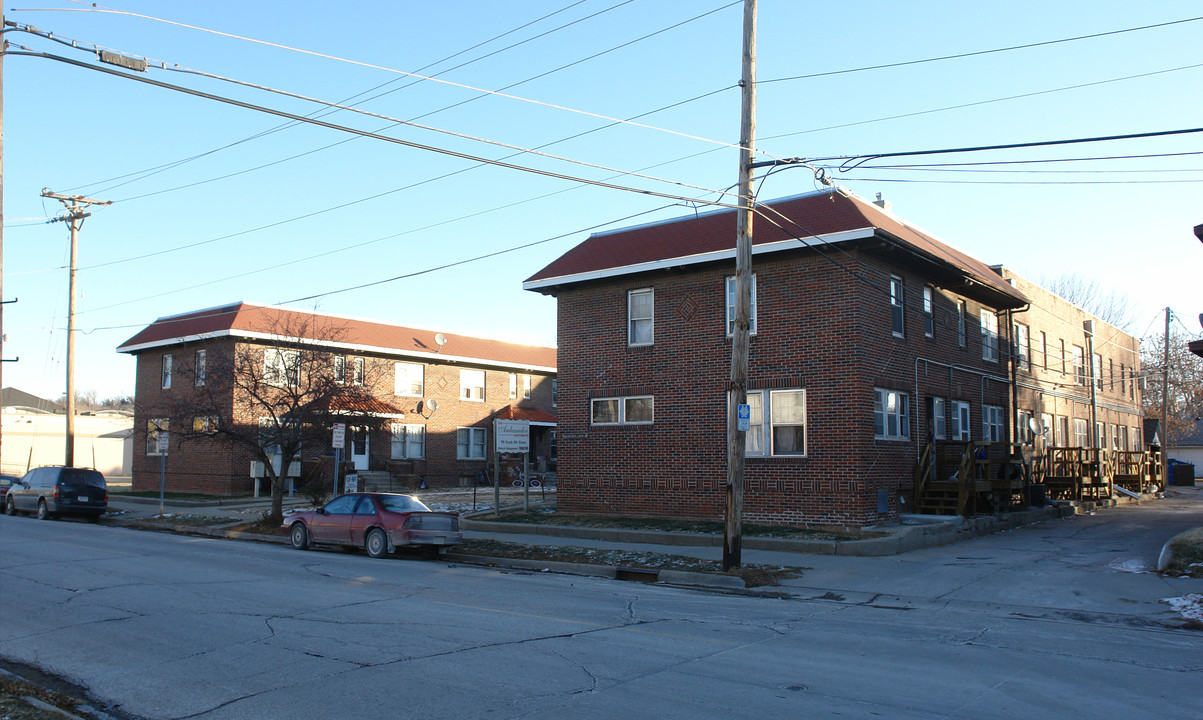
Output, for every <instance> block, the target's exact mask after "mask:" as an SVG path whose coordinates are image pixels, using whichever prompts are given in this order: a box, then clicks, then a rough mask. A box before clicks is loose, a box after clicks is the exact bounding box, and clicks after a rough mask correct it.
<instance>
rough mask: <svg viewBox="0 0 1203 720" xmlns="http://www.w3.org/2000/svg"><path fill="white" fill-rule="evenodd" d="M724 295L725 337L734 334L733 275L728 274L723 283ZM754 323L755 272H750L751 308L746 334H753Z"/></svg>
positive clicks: (754, 331) (754, 332)
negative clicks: (725, 313)
mask: <svg viewBox="0 0 1203 720" xmlns="http://www.w3.org/2000/svg"><path fill="white" fill-rule="evenodd" d="M723 288H724V290H723V293H724V296H725V297H726V312H727V337H734V336H735V276H734V275H728V276H727V278H726V280H725V281H724V283H723ZM756 330H757V325H756V273H752V308H751V312H750V313H749V321H748V334H749V335H755V334H756Z"/></svg>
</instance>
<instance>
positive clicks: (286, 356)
mask: <svg viewBox="0 0 1203 720" xmlns="http://www.w3.org/2000/svg"><path fill="white" fill-rule="evenodd" d="M300 361H301V353H300V352H299V351H297V350H283V349H280V348H267V349H265V350H264V351H263V382H265V383H267V384H268V385H271V386H273V387H296V386H297V385H299V384H300V382H301V377H300V375H301V367H300Z"/></svg>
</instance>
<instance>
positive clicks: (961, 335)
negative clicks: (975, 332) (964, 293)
mask: <svg viewBox="0 0 1203 720" xmlns="http://www.w3.org/2000/svg"><path fill="white" fill-rule="evenodd" d="M957 345H959V346H960V347H965V301H964V300H958V301H957Z"/></svg>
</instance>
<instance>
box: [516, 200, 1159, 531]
mask: <svg viewBox="0 0 1203 720" xmlns="http://www.w3.org/2000/svg"><path fill="white" fill-rule="evenodd" d="M754 223H755V224H754V227H755V232H754V241H753V246H752V253H753V287H752V294H753V309H752V337H751V346H750V357H749V390H748V402H749V404H750V405H751V409H752V419H751V429H750V431H749V432H748V433H747V435H746V449H747V462H746V468H745V495H744V513H745V515H744V517H745V519H746V520H747V521H750V522H770V523H783V524H798V525H843V526H864V525H869V524H873V523H876V522H880V521H883V520H888V519H890V518H893V517H896V515H897V513H898V512H900V511H902V512H906V511H909V510H911V509H912V508H913V507H914V498H913V497H912V489H913V486H914V480H913V478H914V476H915V467H916V463H917V460H918V458H919V455H920V453H921V451H922V447H923V446H924V444H926V443H928V442H930V441H931V440H933V439H941V438H945V439H961V440H966V441H967V440H970V439H974V440H976V439H979V438H985V439H988V440H994V441H998V442H1006V441H1008V440H1011V439H1016V434H1015V418H1016V412H1017V410H1019V409H1023V410H1025V411H1026V412H1029V413H1032V414H1036V413H1039V414H1040V416H1043V415H1045V414H1051V415H1053V416H1054V418H1056V417H1058V416H1064V417H1075V418H1077V417H1079V414H1080V413H1081V412H1082V407H1081V406H1080V404H1076V405H1075V404H1071V403H1070V402H1069V401H1068V400H1066V401H1065V402H1064V403H1063V404H1061V405H1058V404H1057V401H1058V399H1060V398H1061V395H1058V394H1057V393H1056V392H1055V391H1052V390H1051V389H1048V388H1044V386H1043V385H1041V383H1043V382H1046V379H1045V378H1043V377H1034V378H1032V381H1031V382H1029V383H1028V384H1029V385H1038V386H1039V388H1038V389H1036V390H1035V391H1034V392H1035V395H1032V394H1030V393H1029V392H1028V390H1029V389H1030V388H1024V394H1023V396H1022V398H1017V395H1016V393H1017V379H1018V378H1017V376H1016V375H1015V373H1014V372H1013V371H1012V370H1013V368H1012V365H1013V363H1012V359H1013V353H1012V352H1011V351H1010V348H1011V347H1012V346H1013V343H1014V341H1015V338H1014V334H1015V333H1016V332H1017V328H1020V327H1021V326H1023V327H1024V329H1025V330H1026V331H1027V332H1028V341H1027V342H1029V343H1030V338H1031V332H1032V328H1033V327H1034V324H1035V323H1034V321H1033V320H1031V318H1032V317H1033V315H1036V314H1039V313H1038V311H1036V310H1034V307H1035V305H1034V304H1033V300H1032V297H1031V296H1030V295H1029V294H1028V291H1027V289H1026V288H1027V287H1028V284H1026V283H1020V284H1022V285H1023V288H1020V287H1016V283H1014V282H1012V278H1011V277H1008V274H1007V273H1006V272H1005V271H1001V269H997V270H996V269H994V268H991V267H989V266H987V265H986V264H985V263H983V262H981V261H979V260H977V259H975V258H973V257H970V256H969V255H967V254H965V253H963V252H961V251H959V250H956V249H955V248H953V247H951V246H950V245H948V244H946V243H943V242H941V241H939V240H937V239H935V238H934V237H932V236H931V235H929V234H927V233H925V232H923V231H921V230H919V229H917V228H915V227H914V226H912V225H910V224H908V223H907V222H905V221H904V220H902V219H901V218H899V217H897V216H895V215H894V214H892V213H890V212H888V211H887V210H886V209H885V208H883V207H881V206H879V205H877V204H874V203H871V202H868V201H866V200H864V199H862V198H859V197H857V196H856V195H854V194H852V193H849V192H847V191H845V190H842V189H826V190H822V191H819V192H814V193H809V194H806V195H801V196H797V197H792V198H787V199H784V200H779V201H774V202H769V203H766V204H764V205H762V206H761V209H760V211H759V212H758V213H757V215H756V217H755V219H754ZM735 234H736V233H735V213H734V212H733V211H718V212H709V213H702V214H698V215H694V216H690V217H687V218H683V219H680V220H672V221H667V222H660V223H653V224H650V225H644V226H639V227H634V228H628V229H623V230H618V231H614V232H608V233H599V234H596V235H593V236H591V237H590V238H588V239H587V240H585V241H584V242H582V243H581V244H580V245H578V246H576V247H575V248H573V249H572V250H570V251H569V252H567V253H566V254H564V255H563V256H562V257H560V258H559V259H557V260H556V261H554V262H553V263H551V264H550V265H548V266H547V267H546V268H544V269H543V270H541V271H539V272H538V273H537V274H535V275H534V276H533V277H531V278H530V279H528V280H527V281H526V283H525V285H524V287H525V288H526V289H528V290H532V291H536V292H541V293H545V294H550V295H554V296H555V297H556V298H557V301H558V328H559V337H558V345H559V353H560V355H559V362H558V366H559V369H560V384H559V390H560V405H559V408H558V409H559V413H558V414H559V428H560V445H561V450H560V455H559V468H558V469H559V473H558V495H559V496H558V503H559V509H560V510H561V511H563V512H582V513H619V514H632V515H646V516H678V517H701V518H711V519H716V518H719V517H721V516H722V513H723V507H724V495H723V492H722V490H723V485H724V483H725V477H726V433H727V422H728V420H727V417H726V403H727V399H726V393H727V384H728V377H729V371H730V358H731V334H732V327H733V326H732V324H733V317H734V301H733V296H734V287H733V286H734V278H733V275H734V244H735ZM1041 297H1043V296H1041ZM1054 314H1055V315H1064V314H1065V311H1064V310H1052V311H1050V317H1051V316H1052V315H1054ZM1067 317H1068V316H1067ZM1020 318H1028V319H1026V320H1021V319H1020ZM1041 318H1042V319H1041V320H1040V322H1046V321H1047V320H1048V318H1044V317H1043V316H1041ZM1076 321H1077V320H1076V316H1074V317H1069V318H1068V319H1067V320H1066V321H1065V324H1066V327H1068V326H1070V325H1072V323H1073V322H1076ZM1078 327H1079V335H1080V334H1081V330H1080V327H1081V326H1080V324H1079V325H1078ZM1043 332H1045V334H1046V336H1047V337H1048V338H1055V339H1060V338H1062V337H1064V338H1065V339H1066V340H1077V339H1078V336H1071V334H1070V333H1069V332H1068V330H1066V331H1065V332H1063V333H1054V332H1050V331H1049V330H1043ZM1096 332H1097V331H1096ZM1113 339H1114V338H1113ZM1130 340H1131V339H1130V338H1128V339H1126V340H1123V341H1122V342H1121V343H1119V344H1121V345H1123V346H1124V347H1125V348H1128V347H1130V346H1131V342H1129V341H1130ZM1118 346H1119V345H1115V344H1108V345H1107V346H1106V347H1107V348H1109V349H1111V348H1116V347H1118ZM1042 347H1043V346H1042ZM1107 352H1108V353H1109V354H1108V355H1107V360H1105V361H1104V362H1103V367H1104V369H1110V367H1111V365H1110V364H1109V363H1108V361H1109V360H1110V359H1111V354H1110V350H1108V351H1107ZM1028 353H1029V357H1030V346H1029V350H1028ZM1095 353H1100V350H1099V349H1098V348H1096V349H1095ZM1045 357H1046V356H1045ZM1124 358H1125V360H1123V361H1120V360H1118V359H1116V360H1115V362H1116V363H1117V365H1116V375H1115V377H1116V378H1119V377H1122V376H1123V373H1124V372H1126V371H1127V368H1129V367H1133V365H1132V363H1134V362H1135V361H1134V360H1133V359H1131V358H1130V357H1128V356H1127V355H1126V354H1125V355H1124ZM1121 366H1123V367H1121ZM1015 370H1016V371H1018V367H1016V368H1015ZM1040 371H1041V372H1043V367H1041V369H1040ZM1024 372H1025V373H1028V374H1031V373H1032V372H1035V371H1034V370H1033V369H1032V368H1031V367H1030V363H1029V364H1028V365H1025V367H1024ZM1117 382H1118V381H1117ZM1127 387H1129V385H1125V388H1127ZM1126 392H1127V390H1125V393H1126ZM1064 394H1066V395H1068V394H1070V393H1064ZM1113 396H1114V399H1116V400H1117V401H1118V397H1119V390H1118V389H1117V390H1115V391H1114V392H1113ZM1108 397H1112V396H1108ZM1038 400H1039V402H1038ZM1135 407H1138V403H1137V404H1136V405H1135ZM1109 410H1110V408H1109ZM1107 417H1108V418H1109V419H1108V420H1105V421H1104V422H1111V423H1112V424H1114V425H1116V426H1118V427H1130V426H1131V425H1133V424H1136V423H1135V422H1134V421H1133V420H1132V417H1131V413H1129V414H1123V413H1118V412H1117V413H1116V414H1115V415H1114V419H1110V418H1112V417H1113V416H1110V415H1108V416H1107ZM1128 432H1129V433H1131V431H1130V430H1129V431H1128Z"/></svg>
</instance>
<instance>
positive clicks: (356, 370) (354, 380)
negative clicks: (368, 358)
mask: <svg viewBox="0 0 1203 720" xmlns="http://www.w3.org/2000/svg"><path fill="white" fill-rule="evenodd" d="M366 365H367V363H366V362H365V360H364V359H363V358H361V357H353V358H351V384H352V385H363V380H364V376H365V375H366V370H367V368H366Z"/></svg>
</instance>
